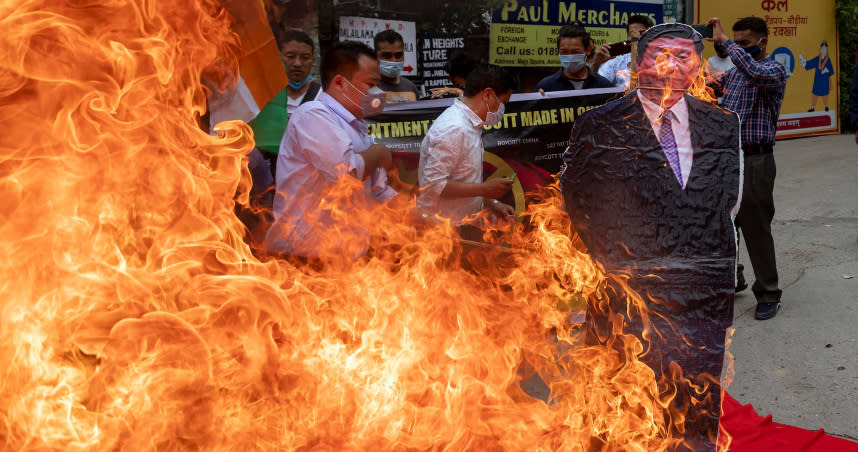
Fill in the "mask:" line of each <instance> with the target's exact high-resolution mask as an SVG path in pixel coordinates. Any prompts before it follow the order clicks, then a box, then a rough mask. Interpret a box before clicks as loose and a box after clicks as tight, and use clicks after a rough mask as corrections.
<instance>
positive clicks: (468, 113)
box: [453, 98, 485, 129]
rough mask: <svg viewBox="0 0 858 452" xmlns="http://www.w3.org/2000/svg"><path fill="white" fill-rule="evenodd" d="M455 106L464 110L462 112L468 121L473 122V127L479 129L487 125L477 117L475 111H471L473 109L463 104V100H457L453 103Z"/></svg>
mask: <svg viewBox="0 0 858 452" xmlns="http://www.w3.org/2000/svg"><path fill="white" fill-rule="evenodd" d="M453 105H455V106H456V107H459V108H461V109H462V111H463V112H464V113H465V117H467V118H468V120H470V121H471V125H472V126H474V128H475V129H479V128H480V127H482V126H483V124H485V121H483V120H482V119H480V117H479V116H477V114H476V113H474V110H471V107H469V106H468V105H467V104H465V103H464V102H462V99H461V98H459V99H456V101H455V102H453Z"/></svg>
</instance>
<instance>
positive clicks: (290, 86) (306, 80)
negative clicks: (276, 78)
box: [289, 74, 313, 89]
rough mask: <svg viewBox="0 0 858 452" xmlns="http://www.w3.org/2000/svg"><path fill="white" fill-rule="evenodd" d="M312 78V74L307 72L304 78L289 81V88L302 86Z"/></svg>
mask: <svg viewBox="0 0 858 452" xmlns="http://www.w3.org/2000/svg"><path fill="white" fill-rule="evenodd" d="M312 79H313V76H312V75H310V74H307V78H305V79H304V80H301V81H300V82H289V88H292V89H301V87H302V86H304V85H306V84H307V82H309V81H310V80H312Z"/></svg>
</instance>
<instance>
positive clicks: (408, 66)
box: [340, 16, 417, 76]
mask: <svg viewBox="0 0 858 452" xmlns="http://www.w3.org/2000/svg"><path fill="white" fill-rule="evenodd" d="M416 29H417V27H416V24H415V23H414V22H407V21H401V20H386V19H376V18H371V17H357V16H342V17H340V41H359V42H362V43H364V44H366V45H368V46H370V47H371V48H375V46H374V43H373V38H374V37H375V35H376V34H378V33H380V32H382V31H384V30H393V31H395V32H397V33H399V34H401V35H402V41H403V44H404V45H405V67H404V68H403V69H402V75H409V76H412V75H417V32H416Z"/></svg>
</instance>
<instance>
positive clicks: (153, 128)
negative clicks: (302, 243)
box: [0, 0, 677, 451]
mask: <svg viewBox="0 0 858 452" xmlns="http://www.w3.org/2000/svg"><path fill="white" fill-rule="evenodd" d="M0 27H2V29H3V36H2V38H0V68H2V69H0V124H2V125H3V130H4V132H3V133H2V134H0V156H2V161H0V177H2V179H0V186H2V194H3V202H2V204H0V206H2V207H0V217H2V221H0V232H2V234H0V240H2V241H0V243H2V246H0V253H2V259H0V262H2V263H0V271H2V272H3V274H4V275H6V276H5V281H6V283H4V285H3V301H2V311H0V344H2V345H0V362H3V363H4V371H3V375H2V378H0V444H2V445H3V448H4V449H10V450H114V449H117V448H121V449H124V450H158V451H162V450H213V451H214V450H217V451H224V450H236V451H238V450H241V451H245V450H356V451H357V450H370V449H371V450H467V449H469V450H502V449H506V450H635V451H657V450H666V449H668V448H670V447H671V446H672V445H675V444H676V442H677V440H676V439H674V438H672V437H671V434H670V427H669V425H670V424H671V420H666V419H665V418H664V416H663V415H662V412H663V408H664V407H665V406H667V403H668V401H667V400H663V399H662V398H661V397H660V396H659V395H658V394H659V391H658V386H657V383H656V381H655V380H654V374H653V372H652V370H650V369H649V368H648V367H646V366H645V365H644V364H642V363H641V362H639V361H638V360H637V359H636V358H635V356H636V355H637V354H639V353H640V352H641V350H642V349H643V347H642V346H641V344H640V343H639V342H638V341H637V340H636V339H634V338H633V337H631V336H624V335H622V334H620V332H619V331H617V336H616V338H615V344H613V345H619V346H609V347H605V348H602V347H589V348H588V347H582V346H580V344H579V343H578V341H577V339H576V330H575V327H574V325H570V323H569V322H568V321H567V320H566V319H567V317H568V313H569V311H570V310H575V309H579V310H580V309H581V307H582V303H583V301H582V300H585V299H587V298H588V297H591V296H594V295H596V294H597V293H598V292H599V290H600V288H601V287H602V286H603V282H604V278H605V276H604V275H602V273H601V271H600V270H599V268H598V267H597V266H596V265H594V263H593V262H592V261H591V260H590V259H589V257H588V256H587V255H586V254H584V253H583V252H582V251H581V250H580V249H579V247H578V246H577V245H576V243H575V242H573V241H572V240H571V239H570V235H571V234H570V230H569V222H568V219H567V218H566V217H565V215H564V214H563V212H562V209H560V206H559V197H558V196H556V194H555V195H553V196H552V195H549V196H547V197H546V199H545V201H543V202H541V203H538V204H535V205H533V206H532V207H531V208H530V210H529V212H528V214H529V216H530V220H531V223H532V225H531V226H532V227H529V228H526V229H525V228H521V226H520V225H519V224H514V225H512V226H509V227H508V228H507V229H506V230H505V231H501V232H503V233H504V234H503V235H499V236H498V237H500V238H498V243H492V244H489V245H486V246H484V247H481V248H478V249H471V248H463V247H462V245H461V243H460V242H459V241H458V240H456V239H455V235H454V234H453V232H452V230H451V229H450V228H449V227H448V226H447V225H438V226H431V227H427V228H424V229H419V228H415V227H414V225H412V224H409V223H408V222H403V221H402V219H403V218H404V217H405V215H404V214H403V210H402V208H401V207H395V206H384V207H379V208H377V209H375V210H374V211H372V212H369V213H367V214H365V215H363V216H357V217H355V215H354V214H353V213H352V212H345V211H344V212H342V214H343V215H349V216H350V221H351V222H353V223H357V224H361V225H362V227H363V228H364V229H365V230H366V231H368V232H369V233H370V234H372V237H373V242H372V250H373V251H372V254H371V257H366V258H363V259H359V260H357V261H356V262H351V261H347V260H345V261H344V260H343V259H342V258H341V257H338V256H328V259H323V264H322V265H297V266H296V265H293V264H290V263H288V262H286V261H283V260H277V259H273V260H268V261H266V262H261V261H259V260H258V259H257V258H256V257H254V255H253V254H252V253H251V252H250V249H249V247H248V246H247V245H246V244H245V243H244V242H243V241H242V238H243V235H244V232H243V226H242V224H241V223H240V222H239V221H238V220H237V219H236V217H235V215H234V213H233V209H234V202H235V200H238V201H239V202H242V203H246V202H247V198H248V189H249V184H250V180H249V173H248V171H247V166H246V158H245V154H246V152H247V151H248V150H249V149H250V148H251V146H252V137H251V135H250V129H249V128H248V127H247V126H246V125H244V124H242V123H238V122H235V123H226V124H221V125H220V126H219V127H218V128H217V130H218V135H217V136H216V137H213V136H209V135H207V134H206V133H204V132H202V131H201V130H200V128H199V126H198V123H197V118H198V117H199V116H200V114H202V113H203V112H204V111H205V98H206V92H205V89H204V88H203V86H202V85H201V83H200V80H201V78H202V77H203V76H205V77H206V78H207V79H208V80H214V81H216V82H218V81H219V82H222V83H228V82H229V77H226V76H224V75H225V74H229V73H230V71H233V72H234V71H235V70H236V52H237V49H238V47H237V45H238V43H237V42H236V37H235V35H234V34H233V33H231V32H230V30H229V18H228V16H227V14H226V13H225V12H224V10H223V8H222V7H221V6H220V5H219V4H218V3H217V2H216V1H214V0H199V1H196V2H195V1H184V2H175V1H172V0H170V1H167V0H148V1H143V0H140V1H139V2H132V1H130V0H112V1H110V2H63V1H59V0H56V1H47V0H41V1H40V0H27V1H24V0H18V1H13V2H11V3H9V2H7V3H6V4H5V6H0ZM214 85H215V86H219V85H218V83H215V84H214ZM358 189H360V186H359V184H358V183H357V182H356V181H349V180H348V179H345V180H344V181H343V183H342V184H340V185H339V186H338V187H337V188H336V191H335V192H334V193H332V194H331V195H332V196H342V197H344V198H346V197H348V195H349V193H350V192H353V191H354V190H358ZM339 238H341V237H339ZM333 239H334V238H332V240H333ZM501 242H502V243H501ZM638 302H639V300H638ZM525 362H526V364H523V363H525ZM519 369H535V371H536V372H537V373H538V374H539V375H540V376H541V377H542V379H543V380H544V381H545V382H546V383H547V384H548V386H549V387H550V389H551V397H550V400H549V402H548V403H544V402H542V401H538V400H536V399H533V398H531V397H530V396H528V395H526V394H525V393H524V392H523V391H522V390H521V389H520V388H519V382H520V380H521V379H522V374H526V373H527V372H526V371H523V370H522V371H520V370H519Z"/></svg>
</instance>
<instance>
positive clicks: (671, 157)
mask: <svg viewBox="0 0 858 452" xmlns="http://www.w3.org/2000/svg"><path fill="white" fill-rule="evenodd" d="M673 118H675V116H674V115H673V112H671V111H670V110H665V111H664V113H663V114H662V115H661V132H659V134H658V141H659V142H660V143H661V148H662V149H663V150H664V155H665V157H667V161H668V162H669V163H670V167H671V168H672V169H673V174H674V175H675V176H676V180H678V181H679V185H682V167H680V166H679V151H678V150H677V149H676V138H674V137H673V126H672V125H671V121H672V120H673Z"/></svg>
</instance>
